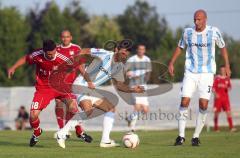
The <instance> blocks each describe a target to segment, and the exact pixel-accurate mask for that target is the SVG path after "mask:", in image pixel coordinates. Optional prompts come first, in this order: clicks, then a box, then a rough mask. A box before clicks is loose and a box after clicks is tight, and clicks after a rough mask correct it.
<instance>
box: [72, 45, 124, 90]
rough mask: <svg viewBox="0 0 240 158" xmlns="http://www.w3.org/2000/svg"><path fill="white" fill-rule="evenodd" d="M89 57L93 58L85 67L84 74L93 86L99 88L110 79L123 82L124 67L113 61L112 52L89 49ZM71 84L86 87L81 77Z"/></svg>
mask: <svg viewBox="0 0 240 158" xmlns="http://www.w3.org/2000/svg"><path fill="white" fill-rule="evenodd" d="M91 56H92V57H95V58H94V59H93V61H92V62H91V63H90V65H89V66H87V67H86V72H87V73H88V74H89V77H90V79H91V81H92V82H93V83H94V85H95V86H100V85H102V84H104V83H105V82H107V81H108V80H110V79H112V78H114V79H116V80H117V81H124V65H123V63H122V62H115V61H114V58H113V57H114V52H111V51H107V50H104V49H96V48H91ZM73 84H75V85H83V86H87V82H86V81H85V80H84V79H83V77H82V76H81V75H79V76H78V77H77V78H76V80H75V81H74V83H73Z"/></svg>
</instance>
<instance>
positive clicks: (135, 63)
mask: <svg viewBox="0 0 240 158" xmlns="http://www.w3.org/2000/svg"><path fill="white" fill-rule="evenodd" d="M126 71H131V73H132V75H133V78H130V86H135V85H145V84H146V82H147V81H146V78H145V76H146V74H147V73H148V72H151V71H152V65H151V60H150V58H149V57H147V56H146V55H144V56H143V57H142V58H140V57H139V56H138V55H134V56H132V57H130V58H129V59H128V60H127V64H126ZM135 77H137V78H135Z"/></svg>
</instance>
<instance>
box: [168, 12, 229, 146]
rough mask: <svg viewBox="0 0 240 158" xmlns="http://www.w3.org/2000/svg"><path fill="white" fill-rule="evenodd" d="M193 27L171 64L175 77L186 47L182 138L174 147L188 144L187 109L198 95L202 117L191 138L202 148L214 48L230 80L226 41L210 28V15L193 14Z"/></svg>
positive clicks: (185, 33)
mask: <svg viewBox="0 0 240 158" xmlns="http://www.w3.org/2000/svg"><path fill="white" fill-rule="evenodd" d="M194 24H195V26H194V27H188V28H185V29H184V31H183V34H182V37H181V39H180V41H179V43H178V47H177V48H176V50H175V52H174V54H173V56H172V58H171V60H170V62H169V66H168V69H169V73H170V75H172V76H174V63H175V61H176V59H177V58H178V57H179V55H180V54H181V50H182V49H184V48H185V47H186V61H185V73H184V78H183V83H182V88H181V97H182V99H181V104H180V108H179V113H180V115H179V118H178V129H179V135H178V137H177V139H176V142H175V145H182V144H183V142H184V141H185V126H186V120H187V118H188V106H189V103H190V99H191V97H192V95H193V93H194V92H195V91H197V92H198V93H199V113H198V116H197V120H196V128H195V132H194V134H193V138H192V146H199V145H200V140H199V135H200V133H201V131H202V128H203V126H204V123H205V121H206V116H207V107H208V102H209V99H210V96H211V90H212V86H213V77H214V74H215V72H216V62H215V45H217V46H218V47H219V48H220V50H221V54H222V57H223V60H224V62H225V67H226V73H227V76H228V77H230V74H231V71H230V66H229V60H228V52H227V49H226V47H225V42H224V40H223V37H222V35H221V33H220V31H219V30H218V28H216V27H213V26H208V25H207V13H206V12H205V11H204V10H197V11H196V12H195V13H194Z"/></svg>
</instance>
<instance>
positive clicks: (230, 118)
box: [227, 117, 233, 129]
mask: <svg viewBox="0 0 240 158" xmlns="http://www.w3.org/2000/svg"><path fill="white" fill-rule="evenodd" d="M227 120H228V125H229V128H230V129H232V128H233V120H232V117H228V118H227Z"/></svg>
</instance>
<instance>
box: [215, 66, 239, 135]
mask: <svg viewBox="0 0 240 158" xmlns="http://www.w3.org/2000/svg"><path fill="white" fill-rule="evenodd" d="M229 89H231V82H230V78H229V77H227V76H226V70H225V66H221V67H220V74H219V75H217V76H216V77H215V79H214V84H213V92H214V94H215V98H214V130H215V131H219V127H218V115H219V113H220V112H221V110H223V111H225V112H226V115H227V120H228V124H229V129H230V131H232V132H234V131H236V128H234V126H233V121H232V115H231V108H230V101H229V96H228V91H229Z"/></svg>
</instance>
